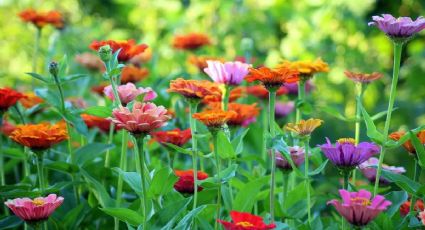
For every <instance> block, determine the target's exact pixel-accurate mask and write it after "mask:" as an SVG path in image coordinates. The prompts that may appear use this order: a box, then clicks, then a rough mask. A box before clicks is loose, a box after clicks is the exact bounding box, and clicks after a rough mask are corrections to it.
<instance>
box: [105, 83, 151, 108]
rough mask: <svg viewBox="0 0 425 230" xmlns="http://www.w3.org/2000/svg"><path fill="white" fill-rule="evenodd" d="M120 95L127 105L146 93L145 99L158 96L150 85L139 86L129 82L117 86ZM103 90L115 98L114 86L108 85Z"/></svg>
mask: <svg viewBox="0 0 425 230" xmlns="http://www.w3.org/2000/svg"><path fill="white" fill-rule="evenodd" d="M117 90H118V96H119V97H120V100H121V103H122V104H123V105H127V104H128V103H129V102H131V101H133V100H134V99H135V98H136V97H137V96H139V95H142V94H144V98H143V101H151V100H153V99H155V98H156V97H157V94H156V93H155V91H153V90H152V89H151V88H150V87H147V88H142V87H139V88H137V87H136V85H134V84H133V83H131V82H129V83H127V84H125V85H120V86H118V88H117ZM103 92H104V93H105V95H106V96H107V97H109V98H110V99H111V100H114V99H115V97H114V91H113V90H112V86H111V85H108V86H106V87H105V88H104V89H103Z"/></svg>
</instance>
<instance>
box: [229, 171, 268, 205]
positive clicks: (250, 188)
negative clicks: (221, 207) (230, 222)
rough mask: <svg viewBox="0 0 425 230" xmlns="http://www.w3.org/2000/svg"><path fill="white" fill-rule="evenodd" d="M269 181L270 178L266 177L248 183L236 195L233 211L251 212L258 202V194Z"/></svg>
mask: <svg viewBox="0 0 425 230" xmlns="http://www.w3.org/2000/svg"><path fill="white" fill-rule="evenodd" d="M268 181H269V177H268V176H266V177H262V178H259V179H257V180H253V181H250V182H248V183H246V184H245V185H244V186H243V187H242V189H240V190H239V192H238V193H237V194H236V197H235V200H234V201H233V209H234V210H237V211H241V212H251V209H252V207H253V206H254V203H255V202H256V201H257V200H256V197H257V194H258V193H259V192H260V191H261V188H262V187H263V186H265V185H266V184H267V183H268Z"/></svg>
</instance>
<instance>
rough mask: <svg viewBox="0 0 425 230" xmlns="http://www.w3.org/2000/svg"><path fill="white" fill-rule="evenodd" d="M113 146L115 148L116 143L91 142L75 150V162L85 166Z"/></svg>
mask: <svg viewBox="0 0 425 230" xmlns="http://www.w3.org/2000/svg"><path fill="white" fill-rule="evenodd" d="M113 148H115V145H114V144H103V143H90V144H87V145H84V146H82V147H80V148H78V149H77V150H76V151H75V162H76V164H77V165H79V166H83V165H84V164H86V163H88V162H89V161H91V160H93V159H94V158H96V157H99V156H101V155H102V154H103V153H104V152H106V151H108V150H111V149H113Z"/></svg>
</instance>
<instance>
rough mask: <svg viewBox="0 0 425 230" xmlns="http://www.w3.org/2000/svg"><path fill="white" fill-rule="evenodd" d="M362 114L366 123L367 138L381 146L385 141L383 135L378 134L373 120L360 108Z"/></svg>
mask: <svg viewBox="0 0 425 230" xmlns="http://www.w3.org/2000/svg"><path fill="white" fill-rule="evenodd" d="M361 109H362V113H363V119H364V121H365V123H366V128H367V136H368V137H369V138H370V139H371V140H373V141H374V142H375V143H377V144H379V145H382V144H383V143H384V141H385V137H384V135H382V133H380V132H379V131H378V130H377V129H376V126H375V124H374V123H373V120H372V119H371V118H370V116H369V114H368V113H367V112H366V110H365V109H364V108H363V106H361Z"/></svg>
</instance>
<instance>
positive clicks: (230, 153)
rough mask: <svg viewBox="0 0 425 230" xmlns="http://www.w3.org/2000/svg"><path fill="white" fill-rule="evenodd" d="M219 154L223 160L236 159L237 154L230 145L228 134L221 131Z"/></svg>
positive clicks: (219, 134) (218, 135)
mask: <svg viewBox="0 0 425 230" xmlns="http://www.w3.org/2000/svg"><path fill="white" fill-rule="evenodd" d="M217 139H218V140H217V144H218V146H217V152H218V155H219V156H220V157H221V158H222V159H233V158H235V157H236V153H235V151H234V150H233V146H232V143H230V141H229V139H228V138H227V136H226V134H224V132H222V131H219V132H218V133H217Z"/></svg>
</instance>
